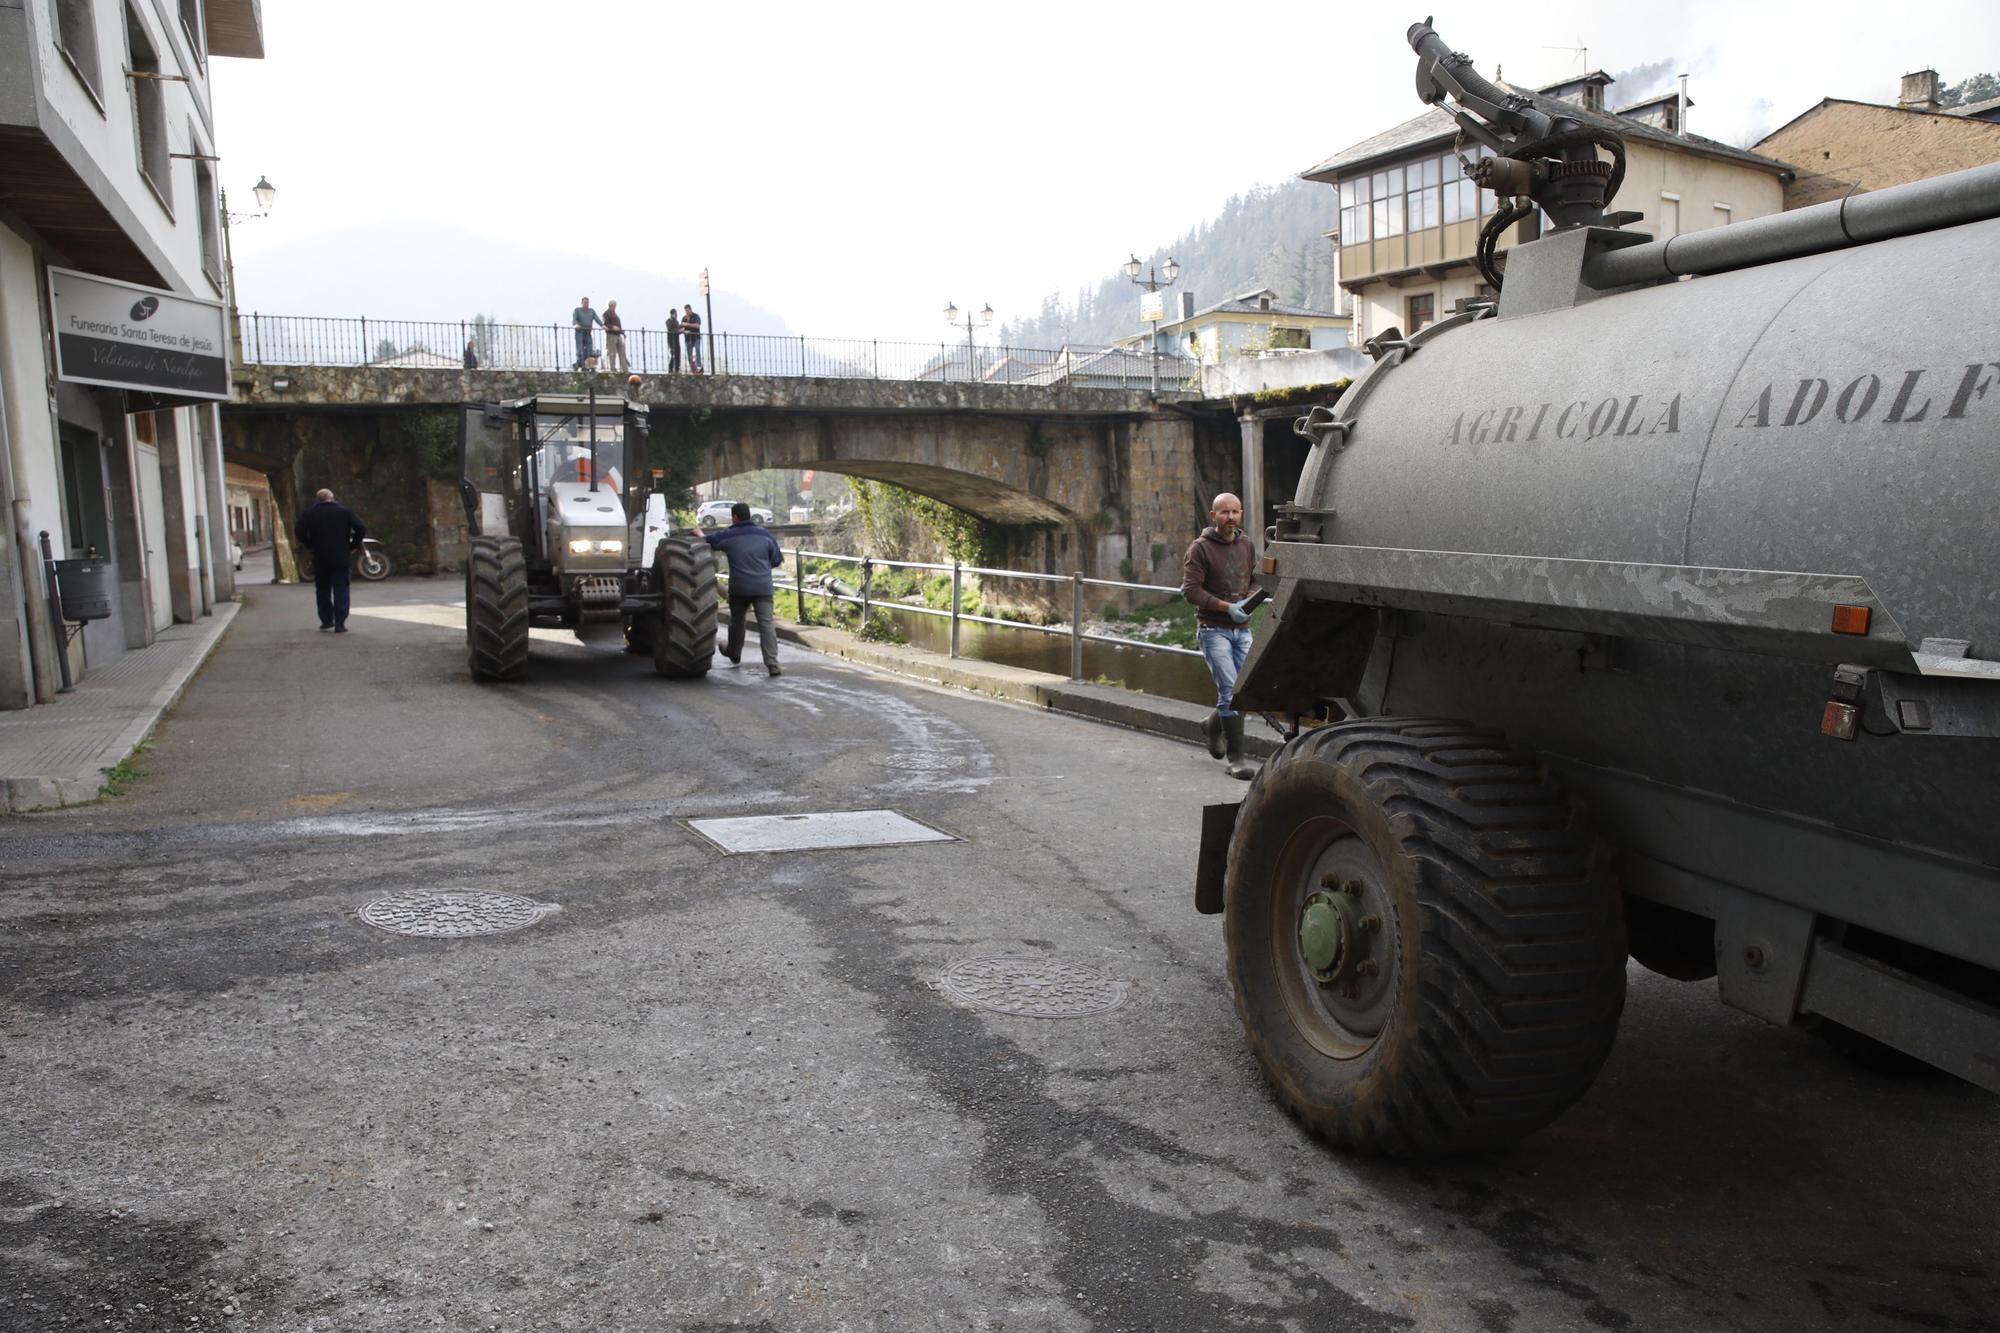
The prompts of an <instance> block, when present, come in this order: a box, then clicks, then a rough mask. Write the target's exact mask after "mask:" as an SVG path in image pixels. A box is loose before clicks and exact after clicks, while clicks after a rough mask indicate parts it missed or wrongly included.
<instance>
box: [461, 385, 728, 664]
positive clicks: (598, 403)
mask: <svg viewBox="0 0 2000 1333" xmlns="http://www.w3.org/2000/svg"><path fill="white" fill-rule="evenodd" d="M647 438H648V432H647V409H646V407H645V406H644V405H643V404H639V403H632V402H628V401H626V400H625V399H623V398H600V397H598V396H597V395H596V394H595V393H594V392H592V393H589V394H584V395H579V394H540V395H538V396H536V397H533V398H522V399H517V400H515V401H513V402H505V403H487V404H469V405H467V406H466V407H465V408H464V410H463V411H462V412H461V414H460V418H459V463H460V475H459V483H458V485H459V493H460V496H461V497H462V498H463V500H464V502H465V518H466V524H467V529H468V531H469V532H470V533H471V534H472V536H471V542H470V551H469V553H468V555H467V558H466V563H465V639H466V653H467V657H468V659H469V661H470V664H471V667H472V676H473V679H475V680H481V681H505V680H518V679H520V677H521V675H522V673H523V672H524V671H526V669H527V665H528V631H529V629H530V628H533V627H537V626H539V627H543V628H560V629H567V630H570V631H571V632H573V633H574V634H575V635H576V637H577V638H578V639H579V640H581V641H583V642H585V643H598V642H604V641H609V640H614V639H616V638H617V637H618V636H620V635H623V637H624V642H625V647H626V649H627V651H630V652H634V653H647V654H651V656H652V658H653V665H654V667H655V668H656V669H657V670H658V671H659V673H660V674H661V675H663V676H670V677H682V678H685V677H691V676H702V675H706V674H707V672H708V669H709V665H710V663H711V661H712V660H713V659H714V656H715V619H716V616H715V610H716V585H715V556H714V553H713V552H712V551H710V549H709V546H708V543H707V542H706V541H705V540H704V539H703V538H702V537H701V536H700V535H698V534H691V535H681V536H677V535H674V534H673V533H672V532H671V531H670V530H669V525H668V523H667V521H666V512H667V511H666V505H665V497H664V496H662V495H651V496H649V495H648V492H647V482H648V481H649V480H650V479H651V477H652V475H653V474H652V471H651V469H650V468H649V467H648V466H647ZM649 500H650V502H651V503H649Z"/></svg>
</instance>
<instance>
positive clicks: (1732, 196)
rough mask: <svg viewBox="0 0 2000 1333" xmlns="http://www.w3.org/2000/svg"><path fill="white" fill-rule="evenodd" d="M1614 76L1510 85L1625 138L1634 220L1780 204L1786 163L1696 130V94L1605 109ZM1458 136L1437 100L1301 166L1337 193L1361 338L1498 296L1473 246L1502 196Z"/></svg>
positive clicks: (1675, 222)
mask: <svg viewBox="0 0 2000 1333" xmlns="http://www.w3.org/2000/svg"><path fill="white" fill-rule="evenodd" d="M1611 84H1612V79H1611V78H1610V77H1609V76H1608V75H1605V74H1603V73H1601V72H1593V73H1590V74H1587V75H1584V76H1582V77H1580V78H1577V79H1572V80H1569V81H1568V82H1565V83H1561V84H1555V85H1552V86H1550V87H1548V88H1545V89H1542V90H1540V91H1538V92H1528V91H1527V90H1525V89H1520V88H1512V87H1511V86H1510V87H1509V91H1512V92H1515V93H1518V94H1520V95H1521V96H1524V97H1527V98H1529V99H1530V100H1531V101H1533V102H1535V103H1536V104H1537V105H1539V106H1540V107H1541V108H1542V109H1543V110H1544V111H1547V112H1548V113H1550V114H1552V115H1565V116H1571V117H1574V118H1576V119H1579V120H1583V121H1585V122H1586V123H1589V124H1593V125H1598V126H1603V127H1606V128H1611V129H1616V130H1617V131H1618V132H1619V133H1620V134H1621V135H1622V136H1623V137H1624V139H1625V145H1626V166H1625V179H1624V182H1623V184H1622V185H1621V186H1620V188H1619V191H1618V195H1617V198H1616V199H1615V200H1614V201H1613V204H1612V207H1613V208H1614V209H1616V210H1618V211H1627V210H1629V211H1633V212H1637V213H1639V214H1640V215H1641V217H1640V220H1639V221H1638V222H1636V223H1633V224H1629V225H1628V226H1627V227H1626V230H1628V231H1638V232H1643V233H1645V234H1648V235H1651V236H1654V237H1659V238H1664V237H1668V236H1674V235H1678V234H1679V233H1681V232H1687V231H1698V230H1701V229H1703V228H1706V227H1721V226H1727V225H1728V224H1730V223H1732V222H1742V221H1745V220H1747V219H1749V218H1754V217H1761V216H1763V215H1765V214H1767V213H1776V212H1779V211H1780V210H1781V209H1782V207H1783V204H1784V184H1785V182H1786V181H1787V180H1788V179H1789V178H1790V175H1791V168H1790V167H1789V166H1788V165H1787V164H1786V163H1785V162H1782V161H1779V160H1777V159H1775V158H1771V157H1766V156H1763V155H1762V154H1759V153H1749V152H1745V151H1743V150H1742V149H1739V148H1732V147H1730V146H1729V145H1727V144H1723V143H1717V142H1715V141H1714V140H1711V139H1703V138H1700V137H1698V136H1695V135H1691V134H1689V133H1687V132H1686V126H1685V120H1684V115H1685V112H1684V108H1685V107H1686V106H1690V105H1692V104H1691V103H1688V102H1685V101H1684V100H1682V99H1681V98H1680V96H1679V94H1674V95H1673V96H1671V97H1656V98H1651V99H1649V100H1647V101H1643V102H1639V103H1635V104H1633V105H1631V106H1628V107H1626V108H1624V109H1623V110H1621V111H1612V110H1607V109H1605V108H1606V106H1607V91H1608V89H1609V87H1610V85H1611ZM1503 86H1506V85H1503ZM1457 134H1458V127H1457V125H1456V124H1455V123H1454V122H1453V120H1452V118H1451V117H1450V115H1449V114H1447V113H1446V112H1445V111H1443V110H1442V109H1439V108H1435V107H1433V108H1431V109H1429V110H1427V111H1425V112H1424V114H1422V115H1420V116H1417V117H1415V118H1413V119H1411V120H1408V121H1405V122H1404V123H1403V124H1401V125H1398V126H1396V127H1395V128H1394V129H1391V130H1386V131H1384V132H1383V133H1381V134H1378V135H1376V136H1375V137H1373V138H1371V139H1365V140H1363V141H1362V142H1360V143H1358V144H1355V145H1353V146H1351V147H1349V148H1346V149H1344V150H1342V151H1341V152H1339V153H1336V154H1335V155H1334V156H1332V157H1330V158H1328V159H1327V160H1326V161H1324V162H1322V163H1320V164H1319V165H1318V166H1316V167H1313V168H1312V169H1311V170H1309V171H1306V172H1304V173H1303V175H1304V176H1305V178H1306V179H1307V180H1316V181H1323V182H1325V183H1326V184H1328V185H1331V186H1333V187H1334V188H1335V190H1336V191H1337V192H1338V195H1339V210H1340V212H1339V219H1340V220H1339V225H1338V226H1337V227H1336V228H1335V230H1334V233H1333V237H1334V244H1335V246H1336V247H1337V253H1338V254H1339V257H1340V283H1341V286H1342V288H1343V289H1345V290H1346V291H1348V292H1349V293H1351V294H1352V295H1353V297H1354V315H1353V321H1354V322H1353V328H1354V333H1353V336H1354V339H1355V341H1356V342H1357V343H1359V342H1361V341H1363V340H1366V339H1368V338H1372V337H1374V336H1376V335H1377V334H1380V333H1382V332H1384V331H1385V330H1387V329H1390V328H1397V329H1401V330H1402V331H1403V332H1405V333H1414V332H1415V331H1416V330H1418V329H1420V328H1422V327H1423V326H1424V325H1425V324H1428V323H1430V322H1431V321H1432V320H1434V319H1439V318H1442V317H1443V316H1445V315H1446V314H1449V313H1450V312H1451V310H1452V309H1453V308H1454V307H1455V306H1456V305H1457V303H1458V302H1459V301H1460V300H1462V299H1466V298H1475V297H1484V296H1489V295H1491V292H1490V291H1488V290H1487V287H1486V284H1485V281H1484V279H1483V278H1482V277H1481V276H1480V273H1479V270H1478V269H1477V267H1476V266H1475V265H1474V264H1473V259H1472V256H1473V251H1474V249H1475V247H1476V245H1477V243H1478V239H1479V232H1480V229H1481V228H1482V227H1483V226H1485V224H1486V222H1487V220H1488V219H1489V218H1490V217H1491V216H1492V214H1493V212H1494V210H1495V207H1496V203H1497V201H1496V200H1495V198H1494V196H1493V195H1492V194H1491V193H1489V192H1487V191H1484V190H1481V189H1479V188H1478V187H1476V186H1475V185H1474V184H1473V183H1472V182H1471V181H1470V180H1469V179H1467V178H1466V176H1465V173H1464V167H1463V164H1462V163H1461V162H1460V159H1459V156H1458V154H1457V152H1456V151H1455V150H1454V147H1453V145H1454V142H1455V140H1456V138H1457ZM1479 155H1480V156H1486V155H1487V154H1486V151H1485V150H1484V149H1480V150H1479ZM1540 221H1541V219H1540V216H1539V215H1536V216H1535V217H1531V218H1529V219H1528V220H1526V221H1524V222H1521V223H1518V224H1516V225H1515V226H1514V227H1513V228H1511V229H1510V231H1509V232H1508V234H1507V236H1506V238H1505V243H1506V244H1515V243H1519V242H1525V241H1530V240H1533V239H1535V237H1536V236H1538V235H1539V234H1540V230H1539V228H1540ZM1504 249H1505V246H1504V245H1503V246H1502V252H1503V253H1504Z"/></svg>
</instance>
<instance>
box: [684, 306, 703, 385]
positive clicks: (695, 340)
mask: <svg viewBox="0 0 2000 1333" xmlns="http://www.w3.org/2000/svg"><path fill="white" fill-rule="evenodd" d="M681 333H682V334H683V335H685V336H686V338H687V345H688V374H690V375H699V374H701V373H702V370H701V316H700V315H697V314H695V312H694V307H693V306H687V307H686V308H685V309H683V310H682V312H681Z"/></svg>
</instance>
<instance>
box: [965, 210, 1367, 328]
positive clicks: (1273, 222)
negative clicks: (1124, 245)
mask: <svg viewBox="0 0 2000 1333" xmlns="http://www.w3.org/2000/svg"><path fill="white" fill-rule="evenodd" d="M1336 213H1337V209H1336V207H1335V203H1334V195H1333V190H1332V189H1331V188H1330V187H1328V186H1325V185H1321V184H1318V183H1316V182H1312V181H1302V180H1292V181H1287V182H1286V183H1284V184H1283V185H1273V186H1267V187H1263V188H1259V189H1255V190H1251V191H1250V192H1249V193H1247V194H1239V195H1234V196H1232V197H1231V198H1230V200H1229V202H1228V203H1226V204H1224V205H1223V206H1222V211H1221V212H1220V213H1218V214H1217V215H1216V216H1215V217H1213V218H1211V219H1209V220H1208V221H1207V222H1204V223H1202V224H1200V225H1199V226H1197V227H1195V228H1194V229H1193V230H1191V231H1189V232H1188V233H1187V234H1185V235H1183V236H1181V237H1180V238H1178V239H1177V240H1175V241H1174V242H1173V243H1172V244H1170V245H1168V246H1165V247H1164V248H1162V249H1161V250H1159V251H1158V252H1156V253H1155V254H1153V255H1152V256H1150V258H1151V259H1152V261H1154V262H1155V263H1165V262H1166V258H1167V256H1168V255H1172V256H1173V257H1174V258H1175V259H1177V260H1179V261H1180V265H1181V276H1180V281H1179V282H1177V283H1175V284H1174V285H1173V286H1172V287H1170V288H1168V289H1167V309H1168V311H1169V313H1171V312H1172V311H1174V310H1176V309H1178V300H1177V297H1176V296H1175V295H1174V294H1175V293H1178V292H1193V293H1194V300H1195V309H1197V310H1200V309H1203V308H1205V307H1207V306H1211V305H1214V304H1215V303H1216V302H1218V301H1222V300H1225V299H1227V298H1228V297H1231V296H1234V295H1236V294H1238V293H1240V292H1245V291H1249V290H1251V289H1253V288H1257V287H1269V288H1271V289H1272V290H1273V291H1275V292H1277V293H1278V299H1279V300H1281V301H1285V302H1289V303H1292V304H1297V305H1304V306H1309V307H1311V308H1313V309H1315V310H1330V309H1332V308H1333V299H1334V285H1333V245H1332V242H1330V241H1328V240H1327V239H1326V237H1325V236H1323V235H1321V233H1322V232H1325V231H1327V230H1328V229H1330V228H1331V227H1332V226H1333V224H1334V218H1335V216H1336ZM1139 257H1140V258H1141V259H1147V258H1149V257H1148V256H1146V255H1141V256H1139ZM1139 296H1140V291H1139V288H1137V287H1135V286H1133V285H1132V283H1131V282H1130V281H1128V280H1127V279H1126V277H1125V274H1124V272H1123V271H1122V270H1114V271H1113V272H1112V273H1110V274H1109V275H1108V276H1106V277H1105V279H1104V280H1103V281H1102V282H1100V283H1098V284H1097V285H1096V286H1095V287H1092V288H1085V289H1083V290H1081V291H1077V292H1074V293H1063V292H1051V293H1050V294H1049V295H1048V296H1046V297H1044V298H1043V300H1042V309H1041V313H1040V314H1038V315H1036V316H1035V317H1034V318H1032V319H1024V320H1018V321H1011V322H1009V323H1007V324H1005V325H1004V326H1002V329H1001V339H1002V341H1003V342H1006V343H1009V344H1011V345H1013V346H1016V347H1060V346H1062V345H1063V344H1064V343H1066V342H1067V343H1108V342H1114V341H1116V340H1117V339H1119V338H1122V337H1124V336H1125V335H1126V334H1128V333H1135V332H1138V331H1139V330H1140V329H1141V328H1143V326H1142V325H1141V324H1140V322H1139Z"/></svg>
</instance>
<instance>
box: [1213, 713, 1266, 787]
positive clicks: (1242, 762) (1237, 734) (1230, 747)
mask: <svg viewBox="0 0 2000 1333" xmlns="http://www.w3.org/2000/svg"><path fill="white" fill-rule="evenodd" d="M1222 735H1223V741H1224V753H1223V758H1224V759H1225V760H1226V761H1227V762H1228V764H1229V776H1230V777H1232V778H1241V779H1243V780H1244V781H1245V782H1248V781H1249V780H1250V779H1251V778H1254V777H1256V776H1257V765H1255V764H1253V763H1251V762H1250V761H1249V760H1247V759H1245V758H1244V757H1243V714H1241V713H1231V714H1230V715H1229V716H1228V717H1225V718H1223V719H1222Z"/></svg>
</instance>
